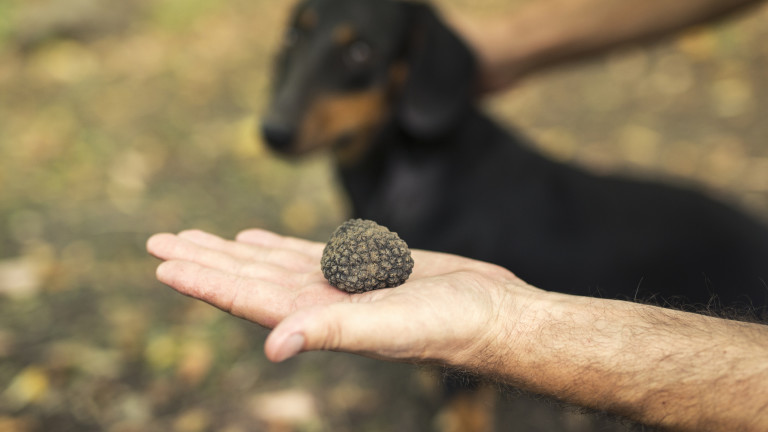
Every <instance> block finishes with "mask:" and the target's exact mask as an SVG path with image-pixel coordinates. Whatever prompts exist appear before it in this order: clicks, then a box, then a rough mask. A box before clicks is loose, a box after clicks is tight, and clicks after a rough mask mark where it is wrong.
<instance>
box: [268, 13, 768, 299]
mask: <svg viewBox="0 0 768 432" xmlns="http://www.w3.org/2000/svg"><path fill="white" fill-rule="evenodd" d="M475 69H476V68H475V60H474V57H473V54H472V53H471V51H470V50H469V49H468V48H467V46H466V45H465V44H464V43H463V42H462V40H461V39H460V38H459V37H457V36H456V35H455V34H454V33H453V32H452V31H451V30H450V29H449V28H448V27H447V26H446V25H445V24H444V23H443V22H442V21H441V20H440V18H439V17H438V15H437V14H436V13H435V12H434V11H433V9H432V8H431V7H430V6H428V5H426V4H419V3H412V2H402V1H396V0H305V1H302V2H300V3H299V4H298V5H297V6H296V8H295V9H294V11H293V14H292V16H291V18H290V23H289V25H288V30H287V32H286V34H285V37H284V42H283V46H282V47H281V49H280V51H279V53H278V54H277V58H276V62H275V71H274V82H273V94H272V99H271V103H270V105H269V107H268V110H267V112H266V114H265V116H264V118H263V121H262V134H263V137H264V139H265V141H266V142H267V143H268V145H269V146H270V147H271V148H272V149H273V150H275V151H276V152H278V153H281V154H284V155H288V156H293V157H299V156H301V155H303V154H306V153H309V152H313V151H321V150H325V151H330V152H332V153H333V155H334V160H335V161H336V165H337V167H338V173H339V178H340V181H341V184H342V185H343V187H344V189H345V190H346V192H347V193H348V195H349V198H350V201H351V204H352V209H353V216H354V217H359V218H365V219H372V220H375V221H377V222H378V223H380V224H382V225H385V226H387V227H388V228H390V229H391V230H392V231H395V232H397V233H399V235H400V236H401V237H402V238H403V239H404V240H405V241H406V242H407V243H408V244H409V245H410V246H411V247H414V248H419V249H429V250H436V251H442V252H449V253H454V254H458V255H463V256H466V257H471V258H475V259H479V260H483V261H488V262H492V263H495V264H499V265H501V266H503V267H506V268H508V269H509V270H511V271H513V272H514V273H515V274H516V275H517V276H519V277H520V278H522V279H523V280H525V281H526V282H528V283H531V284H532V285H534V286H537V287H540V288H543V289H546V290H552V291H559V292H563V293H568V294H576V295H591V296H601V297H606V298H617V299H626V300H647V299H653V300H654V302H656V303H662V304H664V305H669V304H672V305H704V306H708V307H710V308H712V307H713V306H719V305H722V306H728V307H744V308H753V309H755V308H757V309H759V308H764V307H765V305H766V300H767V299H768V287H767V286H766V279H767V278H768V227H766V226H765V225H763V224H762V223H760V222H758V221H757V220H755V219H753V218H751V217H749V216H747V215H746V214H744V213H742V212H739V211H737V210H735V209H733V208H731V207H730V206H728V205H725V204H723V203H720V202H718V201H715V200H713V199H711V198H708V197H707V196H705V195H704V194H701V193H698V192H696V191H693V190H687V189H683V188H679V187H675V186H671V185H665V184H660V183H653V182H649V181H640V180H634V179H628V178H621V177H618V176H599V175H595V174H591V173H589V172H587V171H585V170H583V169H580V168H578V167H575V166H571V165H568V164H563V163H559V162H555V161H552V160H550V159H548V158H546V157H544V156H543V155H541V154H539V153H537V152H536V151H535V150H533V147H532V146H531V145H530V144H529V143H528V142H527V141H526V140H525V139H524V138H523V137H522V136H520V135H519V134H518V133H515V132H512V131H510V130H507V129H505V128H502V127H500V126H498V125H497V124H496V123H494V121H493V120H491V119H490V118H489V117H488V116H486V115H485V114H483V113H482V112H481V111H480V110H479V109H478V108H477V107H476V106H475V104H474V103H473V96H474V95H473V91H474V88H473V86H474V82H475ZM761 310H762V309H761Z"/></svg>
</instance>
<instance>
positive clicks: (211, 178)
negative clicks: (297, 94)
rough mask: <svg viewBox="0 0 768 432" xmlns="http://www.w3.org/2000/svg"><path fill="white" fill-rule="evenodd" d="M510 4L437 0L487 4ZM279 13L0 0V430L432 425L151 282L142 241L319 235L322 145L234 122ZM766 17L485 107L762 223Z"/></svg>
mask: <svg viewBox="0 0 768 432" xmlns="http://www.w3.org/2000/svg"><path fill="white" fill-rule="evenodd" d="M527 1H528V0H472V1H471V0H442V1H438V3H439V4H440V5H441V6H443V7H444V8H445V9H446V10H450V11H453V12H454V13H467V14H474V15H476V16H478V17H492V16H498V15H499V14H500V13H508V12H512V11H514V9H515V8H517V7H519V6H520V5H523V4H525V3H527ZM530 1H533V0H530ZM289 5H290V2H284V1H280V2H278V1H274V0H112V1H109V0H0V430H2V431H4V432H23V431H110V432H124V431H178V432H197V431H209V430H216V431H227V432H238V431H254V430H256V431H261V430H264V431H292V430H296V431H363V430H364V431H394V430H397V431H422V430H428V429H429V427H430V422H431V420H430V419H431V418H432V416H433V414H434V411H435V410H436V409H437V407H438V402H439V401H438V397H437V395H438V390H437V389H438V382H439V379H440V378H439V376H438V374H436V373H434V372H433V371H431V370H427V369H423V368H416V367H411V366H406V365H393V364H385V363H381V362H376V361H372V360H367V359H363V358H359V357H356V356H351V355H343V354H329V353H308V354H303V355H301V356H299V357H298V358H296V359H293V360H291V361H288V362H286V363H284V364H280V365H274V364H270V363H269V362H268V361H266V360H265V358H264V355H263V352H262V344H263V340H264V337H265V336H266V334H267V332H266V330H263V329H261V328H259V327H258V326H255V325H253V324H250V323H246V322H243V321H241V320H238V319H236V318H232V317H230V316H228V315H226V314H224V313H222V312H220V311H218V310H215V309H213V308H211V307H208V306H206V305H204V304H201V303H199V302H196V301H193V300H191V299H188V298H185V297H182V296H180V295H178V294H176V293H175V292H173V291H171V290H169V289H167V288H165V287H163V286H162V285H160V284H159V283H157V282H156V281H155V279H154V267H155V265H156V261H155V260H154V259H152V258H150V257H148V256H147V254H146V253H145V251H144V242H145V240H146V238H147V237H148V236H149V235H150V234H152V233H154V232H160V231H171V232H175V231H179V230H182V229H185V228H192V227H194V228H202V229H205V230H209V231H212V232H214V233H217V234H220V235H223V236H228V237H231V236H233V235H234V234H235V233H236V232H238V231H239V230H241V229H244V228H248V227H264V228H268V229H271V230H275V231H278V232H281V233H285V234H291V235H298V236H302V237H308V238H312V239H318V240H325V239H326V238H327V236H328V235H329V233H330V232H331V230H332V229H333V228H334V227H335V226H336V225H337V224H338V223H340V222H341V221H342V220H344V219H345V218H346V215H347V211H348V206H347V202H346V200H345V198H344V195H343V193H341V191H340V190H339V188H338V185H337V184H336V182H335V177H334V172H333V169H332V167H331V165H330V163H329V162H330V161H329V160H328V158H327V157H325V156H324V155H317V156H314V157H311V158H308V159H305V160H302V161H286V160H281V159H279V158H276V157H275V156H274V155H272V154H270V153H269V152H268V151H267V150H266V149H265V148H264V146H263V145H262V143H261V142H260V140H259V139H258V137H256V135H255V134H254V131H255V127H256V125H257V123H258V118H259V113H260V112H261V111H262V109H263V107H264V105H265V101H266V97H267V94H268V87H269V71H270V61H271V56H272V53H273V52H274V47H276V46H277V44H278V41H279V39H280V33H281V27H282V25H283V23H284V20H285V16H286V14H287V9H288V7H289ZM766 23H768V9H767V8H766V7H762V8H760V9H756V10H753V11H752V13H750V14H748V15H742V16H738V17H735V18H733V19H730V20H728V21H726V22H724V23H721V24H719V25H717V26H714V27H703V28H697V29H693V30H691V31H688V32H686V33H684V34H683V35H681V36H680V37H678V38H674V39H669V40H667V41H664V42H662V43H659V44H655V45H653V46H650V47H644V48H639V47H638V48H631V49H628V50H625V51H622V52H621V53H617V54H614V55H610V56H608V57H604V58H600V59H596V60H594V61H591V62H588V63H583V64H576V65H572V66H570V67H568V68H561V69H558V70H555V71H549V72H546V73H543V74H541V75H539V76H537V77H534V78H532V79H529V80H527V81H526V82H524V83H521V84H520V85H519V86H518V87H516V88H515V89H512V90H510V91H509V92H507V93H505V94H503V95H499V96H497V97H495V98H493V99H492V100H489V101H487V103H486V104H487V107H488V110H489V111H490V112H492V113H493V114H494V115H495V116H496V117H497V118H498V119H499V120H500V121H502V122H505V123H509V124H510V125H515V127H516V128H518V129H519V130H521V131H522V132H523V133H525V134H527V135H529V136H530V137H531V138H532V139H533V140H534V142H536V143H537V145H538V146H540V147H541V150H542V151H543V152H546V153H548V154H550V155H551V156H552V157H554V158H557V159H559V160H563V161H568V162H569V163H576V164H580V165H583V166H586V167H588V168H590V169H593V170H596V171H599V172H606V173H610V172H621V173H630V174H631V175H641V176H647V177H652V178H657V179H659V180H662V181H672V182H683V183H688V184H691V185H694V186H696V187H700V188H703V189H705V190H707V191H709V192H710V193H712V194H714V195H717V196H719V197H721V198H723V199H727V200H729V201H731V202H732V203H733V204H734V205H737V206H741V207H743V208H744V209H745V210H746V211H749V212H752V213H754V214H755V215H757V216H758V217H761V218H764V219H768V142H766V141H767V138H766V137H768V82H767V80H766V78H768V72H766V71H768V44H767V43H766V41H768V25H766ZM553 25H557V23H553ZM513 270H514V269H513ZM497 409H498V411H499V425H500V427H499V429H500V430H521V431H557V430H562V431H588V430H626V429H627V428H629V427H630V426H628V425H624V424H621V423H618V422H616V421H613V420H610V419H605V418H603V417H601V416H596V415H591V414H580V413H578V412H575V411H573V410H569V409H565V408H562V407H559V406H556V405H553V404H546V403H538V402H531V401H530V400H529V399H528V398H527V397H524V396H522V395H520V394H518V393H516V392H506V393H505V395H504V396H503V397H502V398H501V399H500V401H499V402H498V403H497Z"/></svg>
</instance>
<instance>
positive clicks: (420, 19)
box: [262, 0, 474, 164]
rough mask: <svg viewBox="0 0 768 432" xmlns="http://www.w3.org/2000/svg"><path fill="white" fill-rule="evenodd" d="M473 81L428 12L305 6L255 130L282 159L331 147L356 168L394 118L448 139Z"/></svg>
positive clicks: (390, 5) (413, 7) (356, 4)
mask: <svg viewBox="0 0 768 432" xmlns="http://www.w3.org/2000/svg"><path fill="white" fill-rule="evenodd" d="M473 78H474V61H473V57H472V55H471V53H470V51H469V50H468V49H467V48H466V47H465V45H464V44H463V43H462V42H461V41H460V40H459V39H458V38H457V37H456V36H455V35H454V34H453V33H452V32H451V31H450V30H449V29H448V28H447V27H446V26H445V25H444V24H443V23H442V22H441V21H440V20H439V19H438V17H437V16H436V14H435V13H434V12H433V10H432V9H431V8H430V7H429V6H427V5H424V4H418V3H409V2H402V1H395V0H305V1H302V2H301V3H299V4H298V5H297V6H296V7H295V9H294V11H293V14H292V16H291V19H290V22H289V25H288V29H287V31H286V33H285V37H284V42H283V46H282V48H281V49H280V52H279V53H278V56H277V61H276V65H275V76H274V80H273V94H272V100H271V104H270V106H269V108H268V111H267V113H266V115H265V117H264V119H263V122H262V133H263V135H264V138H265V140H266V141H267V143H268V144H269V145H270V147H272V148H273V149H274V150H277V151H279V152H281V153H284V154H289V155H299V154H304V153H307V152H310V151H313V150H316V149H332V150H333V151H334V153H336V155H337V157H338V159H339V160H340V162H341V163H343V164H354V163H355V162H356V161H357V160H359V159H360V158H361V157H362V156H363V155H364V154H366V152H367V150H368V148H370V146H371V143H372V142H373V139H374V137H375V136H376V134H377V132H378V131H379V130H380V129H381V127H382V126H383V125H384V124H386V123H389V122H390V121H392V120H395V121H397V122H399V123H400V125H401V126H402V127H403V129H404V130H405V131H406V132H408V133H410V134H412V135H414V136H417V137H421V138H430V137H434V136H437V135H440V134H441V133H444V132H446V131H447V130H448V129H449V128H450V125H451V124H452V123H453V121H454V120H455V119H456V117H457V116H458V115H460V113H461V111H462V110H463V109H464V108H465V107H466V106H467V105H468V103H469V99H470V93H471V90H472V86H473Z"/></svg>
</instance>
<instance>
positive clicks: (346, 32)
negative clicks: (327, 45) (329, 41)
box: [333, 24, 357, 46]
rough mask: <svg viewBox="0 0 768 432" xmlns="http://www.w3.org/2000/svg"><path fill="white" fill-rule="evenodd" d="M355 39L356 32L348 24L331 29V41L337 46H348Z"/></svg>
mask: <svg viewBox="0 0 768 432" xmlns="http://www.w3.org/2000/svg"><path fill="white" fill-rule="evenodd" d="M356 38H357V32H356V31H355V29H354V28H353V27H352V26H351V25H349V24H341V25H339V26H337V27H336V28H334V29H333V41H334V42H335V43H336V44H337V45H339V46H345V45H349V44H350V43H351V42H352V41H354V40H355V39H356Z"/></svg>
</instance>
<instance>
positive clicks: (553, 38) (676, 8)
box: [451, 0, 759, 89]
mask: <svg viewBox="0 0 768 432" xmlns="http://www.w3.org/2000/svg"><path fill="white" fill-rule="evenodd" d="M751 3H759V0H677V1H670V0H643V1H626V0H539V1H535V2H531V3H530V4H528V5H527V6H525V7H523V8H522V9H521V10H520V11H517V12H516V13H514V14H512V15H511V16H509V17H504V18H500V19H498V20H496V21H495V22H483V23H482V25H480V23H479V22H473V21H471V20H467V19H465V18H463V16H459V15H455V16H453V17H452V19H451V21H453V22H454V24H455V25H456V26H457V28H458V29H459V31H460V32H461V33H462V34H463V35H464V36H465V38H466V39H467V41H468V42H469V43H470V45H472V46H473V48H474V50H475V51H476V54H477V55H478V57H479V59H480V62H481V72H482V73H483V76H482V77H481V79H482V80H483V85H484V86H485V87H487V88H489V89H494V88H499V87H504V86H506V85H508V84H510V83H511V82H514V81H515V80H517V79H518V78H520V77H522V76H524V75H526V74H529V73H531V72H534V71H536V70H539V69H541V68H543V67H546V66H549V65H553V64H557V63H561V62H564V61H567V60H569V59H574V58H579V57H583V56H585V55H588V54H592V53H599V52H603V51H607V50H610V49H612V48H614V47H617V46H620V45H624V44H627V43H632V42H638V41H643V40H648V39H655V38H658V37H661V36H664V35H666V34H669V33H671V32H674V31H676V30H679V29H681V28H684V27H687V26H691V25H695V24H699V23H702V22H705V21H708V20H711V19H713V18H715V17H719V16H722V15H724V14H727V13H729V12H732V11H736V10H738V9H740V8H742V7H744V6H746V5H748V4H751Z"/></svg>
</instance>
